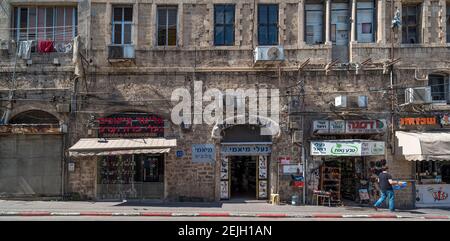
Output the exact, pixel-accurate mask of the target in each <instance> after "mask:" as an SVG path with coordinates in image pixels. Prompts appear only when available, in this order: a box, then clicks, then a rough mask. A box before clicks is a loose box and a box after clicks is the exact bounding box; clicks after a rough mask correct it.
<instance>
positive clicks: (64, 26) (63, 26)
mask: <svg viewBox="0 0 450 241" xmlns="http://www.w3.org/2000/svg"><path fill="white" fill-rule="evenodd" d="M77 27H78V26H74V25H73V24H71V25H58V26H51V27H47V26H45V27H23V28H22V27H20V28H0V29H1V30H4V29H8V30H17V29H39V28H77Z"/></svg>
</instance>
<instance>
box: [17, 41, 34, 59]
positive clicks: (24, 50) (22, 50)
mask: <svg viewBox="0 0 450 241" xmlns="http://www.w3.org/2000/svg"><path fill="white" fill-rule="evenodd" d="M32 44H33V40H25V41H20V42H19V49H18V51H17V57H19V58H22V59H30V57H31V46H32Z"/></svg>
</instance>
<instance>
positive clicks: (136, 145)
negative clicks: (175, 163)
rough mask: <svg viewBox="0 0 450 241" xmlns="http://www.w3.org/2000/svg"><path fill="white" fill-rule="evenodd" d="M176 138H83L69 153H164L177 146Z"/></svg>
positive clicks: (83, 154) (74, 154) (80, 154)
mask: <svg viewBox="0 0 450 241" xmlns="http://www.w3.org/2000/svg"><path fill="white" fill-rule="evenodd" d="M176 146H177V141H176V140H175V139H165V138H135V139H125V138H113V139H105V138H82V139H80V140H79V141H78V142H77V143H75V145H73V146H72V147H70V148H69V155H70V156H73V157H80V156H112V155H127V154H163V153H168V152H170V148H171V147H176Z"/></svg>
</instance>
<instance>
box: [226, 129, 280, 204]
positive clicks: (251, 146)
mask: <svg viewBox="0 0 450 241" xmlns="http://www.w3.org/2000/svg"><path fill="white" fill-rule="evenodd" d="M271 145H272V142H271V136H261V135H260V128H259V127H257V126H250V125H242V126H233V127H230V128H228V129H226V130H225V135H224V138H223V139H222V142H221V143H220V156H221V158H220V199H222V200H228V199H236V198H241V199H267V198H268V196H269V194H268V186H269V179H270V178H269V175H268V173H269V164H270V155H271V153H272V146H271Z"/></svg>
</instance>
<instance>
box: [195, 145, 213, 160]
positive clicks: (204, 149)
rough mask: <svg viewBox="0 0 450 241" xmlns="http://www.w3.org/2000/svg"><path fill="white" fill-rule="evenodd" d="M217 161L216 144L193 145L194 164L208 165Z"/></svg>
mask: <svg viewBox="0 0 450 241" xmlns="http://www.w3.org/2000/svg"><path fill="white" fill-rule="evenodd" d="M215 161H216V147H215V146H214V144H194V145H192V162H194V163H208V162H215Z"/></svg>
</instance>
